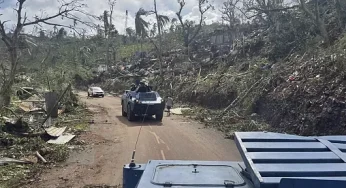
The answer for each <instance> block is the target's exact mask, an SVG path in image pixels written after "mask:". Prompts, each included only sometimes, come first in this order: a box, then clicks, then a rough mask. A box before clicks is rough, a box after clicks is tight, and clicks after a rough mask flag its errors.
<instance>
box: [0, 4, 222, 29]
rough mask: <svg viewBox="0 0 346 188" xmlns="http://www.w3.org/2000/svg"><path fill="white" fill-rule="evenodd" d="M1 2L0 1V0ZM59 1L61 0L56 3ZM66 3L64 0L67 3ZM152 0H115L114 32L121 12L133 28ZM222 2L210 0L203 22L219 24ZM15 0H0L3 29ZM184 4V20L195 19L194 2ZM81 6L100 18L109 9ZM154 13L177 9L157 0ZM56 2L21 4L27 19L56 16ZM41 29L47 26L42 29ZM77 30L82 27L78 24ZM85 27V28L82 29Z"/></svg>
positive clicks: (10, 24) (11, 15)
mask: <svg viewBox="0 0 346 188" xmlns="http://www.w3.org/2000/svg"><path fill="white" fill-rule="evenodd" d="M0 1H1V0H0ZM60 1H61V0H60ZM69 1H70V0H65V2H69ZM153 1H154V0H117V3H116V5H115V12H114V15H113V22H114V25H115V27H116V29H117V30H118V31H119V32H120V33H123V32H124V30H125V11H126V10H128V11H129V18H128V27H133V28H134V15H135V13H136V12H137V11H138V9H139V8H144V9H145V10H153ZM223 1H224V0H213V5H214V6H215V10H213V11H209V13H207V14H206V22H207V23H208V24H209V23H212V22H217V21H221V20H220V15H219V7H220V6H221V4H222V2H223ZM16 2H17V0H4V3H3V4H1V5H0V7H1V8H0V14H3V15H2V16H0V20H1V21H6V20H10V22H8V23H7V24H6V28H7V29H11V28H13V25H14V20H15V19H16V13H15V12H14V10H13V8H14V7H16ZM185 2H186V5H185V8H184V11H183V15H184V16H185V18H188V19H193V20H198V16H199V12H198V0H185ZM84 3H85V4H87V7H86V8H85V10H86V11H87V12H88V13H90V14H92V15H101V14H102V13H103V11H104V10H109V6H108V0H84ZM157 4H158V11H159V13H160V14H164V15H167V16H169V17H171V18H173V17H176V15H175V12H177V11H178V9H179V4H178V3H177V0H157ZM59 5H60V3H59V0H27V1H26V2H25V4H24V7H25V9H24V11H25V12H26V13H27V17H28V18H32V16H34V15H35V14H36V15H41V12H42V11H45V14H46V15H53V14H54V13H55V14H56V13H57V11H58V10H57V7H59ZM80 17H81V19H82V20H85V21H90V20H89V19H88V17H87V16H85V15H80ZM54 22H55V23H60V24H67V25H69V24H70V22H68V21H67V20H61V18H59V19H56V20H54ZM43 27H44V29H48V28H49V27H47V26H43ZM80 27H82V26H81V25H80ZM83 27H85V26H83ZM30 30H32V28H26V30H25V31H26V32H30Z"/></svg>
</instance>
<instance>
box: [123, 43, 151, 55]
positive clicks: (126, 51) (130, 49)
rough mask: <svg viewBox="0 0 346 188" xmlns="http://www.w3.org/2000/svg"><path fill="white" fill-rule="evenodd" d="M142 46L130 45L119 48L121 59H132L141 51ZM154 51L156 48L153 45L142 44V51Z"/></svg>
mask: <svg viewBox="0 0 346 188" xmlns="http://www.w3.org/2000/svg"><path fill="white" fill-rule="evenodd" d="M140 49H141V45H140V44H128V45H121V46H120V47H119V48H118V54H119V57H120V58H121V59H122V58H130V57H132V56H133V55H134V54H135V52H136V51H141V50H140ZM153 49H154V46H153V45H152V44H151V43H148V42H146V43H143V44H142V50H143V51H147V52H149V51H151V50H153Z"/></svg>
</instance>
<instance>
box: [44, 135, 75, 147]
mask: <svg viewBox="0 0 346 188" xmlns="http://www.w3.org/2000/svg"><path fill="white" fill-rule="evenodd" d="M75 136H76V135H73V134H69V133H66V134H63V135H61V136H59V137H58V138H55V139H50V140H48V141H47V143H49V144H58V145H62V144H66V143H67V142H69V141H70V140H72V139H73V138H74V137H75Z"/></svg>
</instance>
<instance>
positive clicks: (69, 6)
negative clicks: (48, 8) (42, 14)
mask: <svg viewBox="0 0 346 188" xmlns="http://www.w3.org/2000/svg"><path fill="white" fill-rule="evenodd" d="M76 2H78V0H73V1H71V2H70V3H65V4H63V5H61V6H60V8H59V12H58V13H56V14H55V15H52V16H48V17H46V18H38V16H36V17H35V19H36V20H35V21H32V22H28V23H24V24H23V26H28V25H34V24H38V23H44V22H45V21H49V20H51V19H54V18H57V17H59V16H63V17H66V16H67V15H68V13H70V12H74V11H77V10H78V8H80V7H82V6H83V5H77V4H76ZM62 9H64V10H62Z"/></svg>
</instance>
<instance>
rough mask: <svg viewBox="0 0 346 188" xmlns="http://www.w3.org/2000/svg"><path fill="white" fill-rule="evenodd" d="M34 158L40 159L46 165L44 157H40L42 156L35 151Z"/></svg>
mask: <svg viewBox="0 0 346 188" xmlns="http://www.w3.org/2000/svg"><path fill="white" fill-rule="evenodd" d="M36 156H37V158H38V159H40V160H41V161H42V162H43V163H47V160H46V159H45V158H44V157H42V155H41V154H40V153H39V152H38V151H36Z"/></svg>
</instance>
